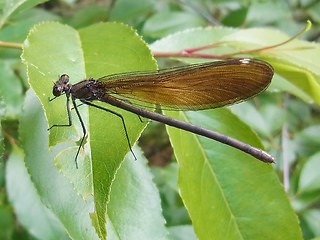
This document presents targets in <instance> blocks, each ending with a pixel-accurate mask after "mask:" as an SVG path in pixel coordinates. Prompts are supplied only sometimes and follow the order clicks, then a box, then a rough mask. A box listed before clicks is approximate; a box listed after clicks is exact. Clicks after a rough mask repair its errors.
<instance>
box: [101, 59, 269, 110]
mask: <svg viewBox="0 0 320 240" xmlns="http://www.w3.org/2000/svg"><path fill="white" fill-rule="evenodd" d="M272 76H273V68H272V67H271V66H270V65H269V64H268V63H266V62H263V61H260V60H253V59H234V60H227V61H219V62H210V63H203V64H193V65H187V66H183V67H177V68H171V69H163V70H158V71H146V72H131V73H122V74H114V75H109V76H106V77H103V78H100V79H98V80H99V82H100V84H101V85H102V86H101V87H102V88H104V90H105V91H106V92H107V93H108V94H111V95H114V96H116V95H118V97H119V98H122V99H123V98H126V99H129V100H130V99H136V100H139V101H141V102H143V103H149V104H159V105H161V107H162V108H164V109H175V110H201V109H208V108H217V107H221V106H225V105H229V104H234V103H237V102H240V101H243V100H245V99H248V98H251V97H253V96H255V95H257V94H258V93H260V92H262V91H263V90H265V89H266V88H267V86H268V85H269V84H270V81H271V79H272Z"/></svg>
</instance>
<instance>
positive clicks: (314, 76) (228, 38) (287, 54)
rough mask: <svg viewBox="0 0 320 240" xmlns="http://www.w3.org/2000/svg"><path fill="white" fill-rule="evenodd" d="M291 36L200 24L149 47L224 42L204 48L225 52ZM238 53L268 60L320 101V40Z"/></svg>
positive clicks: (173, 47)
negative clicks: (220, 44) (319, 42)
mask: <svg viewBox="0 0 320 240" xmlns="http://www.w3.org/2000/svg"><path fill="white" fill-rule="evenodd" d="M289 38H290V37H289V36H287V35H285V34H283V33H282V32H280V31H277V30H272V29H267V28H252V29H242V30H236V29H230V28H221V27H212V28H203V29H201V28H197V29H193V30H188V31H183V32H179V33H176V34H173V35H170V36H168V37H165V38H163V39H161V40H159V41H156V42H155V43H153V44H152V45H151V46H150V48H151V49H152V51H155V52H156V51H166V52H169V51H177V50H182V49H188V48H193V47H199V46H206V45H208V44H212V43H219V42H220V43H221V42H222V43H224V44H223V47H216V48H212V49H207V50H204V51H201V52H203V53H208V54H221V53H223V54H226V53H228V52H230V53H234V52H237V51H239V50H244V49H257V48H262V47H267V46H271V45H274V44H278V43H281V42H283V41H286V40H288V39H289ZM185 39H188V41H185ZM236 56H238V57H239V56H241V57H252V58H259V59H262V60H265V61H267V62H269V63H270V64H271V65H272V66H273V67H274V69H275V71H276V73H278V74H279V75H281V76H282V77H283V78H285V79H286V80H288V81H290V82H291V83H292V84H294V85H295V86H297V87H298V88H299V89H300V90H302V91H303V93H305V94H306V95H307V96H309V97H310V98H312V99H313V101H315V102H316V103H318V104H320V95H319V94H318V93H319V92H320V68H319V66H318V64H317V63H318V62H319V60H320V59H319V56H320V44H317V43H310V42H307V41H302V40H293V41H291V42H290V43H287V44H285V45H284V46H281V47H278V48H274V49H270V50H268V51H261V52H256V53H247V54H241V55H239V54H238V55H236ZM184 61H186V60H184ZM187 61H188V62H191V61H192V60H189V59H188V60H187ZM193 61H194V60H193ZM275 80H276V79H275ZM298 97H299V96H298Z"/></svg>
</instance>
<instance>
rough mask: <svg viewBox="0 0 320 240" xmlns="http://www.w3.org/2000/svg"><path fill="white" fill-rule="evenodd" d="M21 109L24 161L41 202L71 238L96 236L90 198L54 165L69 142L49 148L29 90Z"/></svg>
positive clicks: (39, 112) (42, 118) (37, 105)
mask: <svg viewBox="0 0 320 240" xmlns="http://www.w3.org/2000/svg"><path fill="white" fill-rule="evenodd" d="M23 109H24V111H23V114H22V116H21V119H20V126H19V134H20V139H21V143H22V146H23V150H24V153H25V165H26V168H27V169H28V173H29V175H30V178H31V181H32V182H33V184H34V187H35V188H36V190H37V194H38V195H39V197H40V200H41V202H42V203H43V204H44V205H45V206H46V207H47V208H49V209H50V210H51V211H52V212H53V213H54V215H55V216H56V217H57V218H58V219H59V221H60V222H61V223H62V225H63V227H64V228H65V229H66V232H67V233H68V235H69V236H70V238H72V239H98V236H97V235H96V232H95V230H94V228H93V227H92V225H91V220H90V217H89V213H90V212H92V211H94V205H93V199H92V198H88V199H87V200H86V201H84V200H83V199H82V198H81V197H80V196H79V195H78V194H77V193H76V192H75V191H74V190H73V186H72V185H71V184H70V183H69V182H68V181H67V179H66V178H65V177H63V176H62V174H61V173H60V172H59V171H58V170H57V168H56V166H54V165H53V158H54V156H55V155H56V154H58V153H59V152H61V151H62V150H63V149H65V148H66V147H69V146H70V143H67V144H66V143H64V144H59V145H58V146H56V147H55V148H53V151H52V152H49V149H48V146H49V142H48V132H47V131H46V128H47V121H46V118H45V116H44V114H43V109H42V107H41V104H40V102H39V100H38V98H37V97H36V96H35V94H34V93H33V92H32V91H31V90H29V91H28V92H27V94H26V98H25V103H24V108H23ZM71 161H72V160H71Z"/></svg>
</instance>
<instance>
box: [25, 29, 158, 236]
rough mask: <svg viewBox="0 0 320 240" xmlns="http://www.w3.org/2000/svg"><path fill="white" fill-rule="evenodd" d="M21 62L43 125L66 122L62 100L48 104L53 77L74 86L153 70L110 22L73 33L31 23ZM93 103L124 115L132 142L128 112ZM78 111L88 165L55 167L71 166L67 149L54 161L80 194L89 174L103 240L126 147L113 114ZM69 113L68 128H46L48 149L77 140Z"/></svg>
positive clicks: (130, 33)
mask: <svg viewBox="0 0 320 240" xmlns="http://www.w3.org/2000/svg"><path fill="white" fill-rule="evenodd" d="M43 52H46V55H43V54H40V53H43ZM22 58H23V59H24V61H25V63H26V64H27V67H28V75H29V82H30V85H31V87H32V88H33V90H34V91H35V92H36V94H37V96H38V98H39V99H40V101H41V103H42V105H43V108H44V109H45V114H46V116H47V119H48V122H49V126H52V125H53V124H66V123H68V118H67V112H66V109H65V101H66V100H65V98H64V97H60V98H59V99H56V100H54V101H52V102H49V100H48V98H49V97H51V96H52V93H51V92H52V82H53V81H56V80H57V77H58V76H59V75H61V74H63V73H68V74H69V76H70V79H71V81H72V82H73V83H75V82H77V81H79V80H82V79H84V78H85V76H88V77H94V78H98V77H101V76H104V75H108V74H111V73H117V72H125V71H134V70H147V69H155V68H156V65H155V62H154V60H153V59H152V56H151V54H150V51H149V50H148V48H147V47H146V44H145V43H144V42H143V41H142V40H141V38H140V37H139V36H137V35H136V32H135V31H134V30H133V29H131V28H129V27H127V26H125V25H123V24H116V23H107V24H104V23H101V24H96V25H92V26H90V27H88V28H85V29H81V30H80V31H79V32H77V31H75V30H74V29H72V28H70V27H68V26H65V25H61V24H58V23H43V24H39V25H36V26H35V27H34V29H33V30H32V31H31V33H30V35H29V36H28V39H27V40H26V42H25V45H24V52H23V55H22ZM97 104H99V105H100V106H103V107H106V108H108V109H110V110H113V111H116V112H118V113H120V114H121V115H122V116H123V117H124V119H125V124H126V127H127V130H128V133H129V138H130V142H131V144H133V143H134V142H135V141H136V139H137V138H138V136H139V134H140V132H141V131H142V129H143V128H144V127H145V124H142V123H141V122H140V120H139V118H138V117H137V116H136V115H134V114H131V113H128V112H125V111H121V110H119V109H116V108H114V107H111V106H108V105H107V104H103V103H97ZM79 109H80V110H81V116H82V119H83V120H84V122H85V125H87V126H88V128H89V133H90V134H89V138H88V139H87V144H86V145H87V146H86V148H88V146H89V148H90V149H91V158H92V163H91V166H89V165H88V164H87V163H84V161H81V160H80V163H81V164H82V163H84V164H86V166H84V165H79V166H80V167H83V168H84V169H83V172H82V173H81V174H80V173H76V174H74V171H75V169H72V168H71V167H70V166H71V165H70V164H64V165H63V164H61V163H62V162H63V161H61V159H63V158H69V161H70V160H71V161H72V162H74V160H73V159H70V157H71V155H72V154H70V152H68V151H67V150H65V153H66V154H68V157H67V156H64V157H62V155H61V154H62V153H61V154H59V155H58V156H57V159H56V163H57V164H58V167H59V169H61V171H62V172H63V174H64V175H65V176H67V178H68V179H69V180H70V181H71V182H72V183H73V186H74V188H75V189H77V190H78V191H79V194H81V195H82V196H87V195H88V193H89V191H90V187H89V186H90V175H91V176H92V193H93V195H94V204H95V212H94V213H93V214H91V216H92V219H94V221H93V223H94V226H95V228H96V230H97V232H98V233H99V236H100V237H101V238H102V239H103V238H105V236H106V232H105V213H106V204H107V202H108V201H109V195H110V189H111V184H112V183H113V181H114V179H115V174H116V172H117V171H118V169H119V167H120V165H121V162H122V161H123V158H124V156H125V155H126V153H127V152H128V151H129V147H128V143H127V140H126V137H125V133H124V128H123V125H122V122H121V119H120V118H119V117H118V116H115V115H112V114H110V113H107V112H104V111H101V110H99V109H95V108H89V110H87V107H86V106H81V107H79ZM72 112H73V113H72V118H73V119H74V121H73V123H74V124H73V126H72V127H69V128H63V127H60V128H58V127H56V128H52V129H51V130H50V138H49V143H50V146H54V145H56V144H57V143H59V142H63V141H75V140H79V138H81V137H82V132H81V127H79V123H78V121H77V118H76V116H75V113H74V111H72ZM87 122H88V123H87ZM116 129H117V130H116ZM68 148H69V149H70V151H75V149H76V148H74V145H72V144H71V145H70V144H69V146H68ZM81 154H82V155H84V152H83V151H81ZM130 154H131V153H130ZM106 163H107V164H106ZM91 168H92V170H91ZM84 173H86V174H84ZM68 175H69V176H68ZM76 175H78V176H76ZM81 175H84V176H87V178H86V180H83V181H82V182H83V184H81V183H78V182H77V181H78V179H79V177H80V176H81ZM102 183H103V184H102ZM80 185H82V186H80ZM84 185H86V186H84Z"/></svg>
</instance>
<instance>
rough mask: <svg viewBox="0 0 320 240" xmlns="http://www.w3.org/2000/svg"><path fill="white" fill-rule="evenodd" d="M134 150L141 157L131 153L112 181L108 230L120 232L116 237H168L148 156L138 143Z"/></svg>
mask: <svg viewBox="0 0 320 240" xmlns="http://www.w3.org/2000/svg"><path fill="white" fill-rule="evenodd" d="M134 152H135V154H136V156H137V158H138V160H137V161H135V160H134V158H133V157H132V154H130V153H129V154H128V155H127V157H126V159H125V161H124V162H123V164H122V166H121V168H120V169H119V171H118V172H117V175H116V179H115V181H114V184H113V185H112V189H111V197H110V202H109V203H108V220H109V221H107V230H108V233H109V232H113V231H115V232H117V233H118V235H119V236H117V237H116V239H167V236H166V235H167V230H166V229H165V219H164V218H163V216H162V213H161V211H162V209H161V203H160V197H159V192H158V189H157V188H156V185H155V184H154V183H153V182H152V177H153V176H152V174H151V173H150V170H149V168H148V167H147V160H146V159H145V157H144V156H143V155H142V152H141V150H140V149H139V148H137V147H135V148H134ZM141 226H143V227H141ZM110 229H113V231H110ZM109 237H110V235H108V239H109ZM110 239H113V238H112V237H111V238H110Z"/></svg>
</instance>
